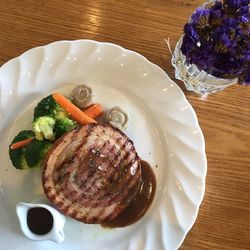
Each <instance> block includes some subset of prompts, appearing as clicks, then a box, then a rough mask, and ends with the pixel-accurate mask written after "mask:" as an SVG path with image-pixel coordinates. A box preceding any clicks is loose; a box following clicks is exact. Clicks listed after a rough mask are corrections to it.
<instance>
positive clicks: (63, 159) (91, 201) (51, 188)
mask: <svg viewBox="0 0 250 250" xmlns="http://www.w3.org/2000/svg"><path fill="white" fill-rule="evenodd" d="M42 182H43V188H44V192H45V194H46V195H47V197H48V199H49V200H50V201H51V203H52V204H53V205H54V206H55V207H57V209H58V210H60V211H61V212H62V213H64V214H65V215H68V216H71V217H73V218H75V219H76V220H79V221H82V222H85V223H102V222H104V221H109V220H112V219H114V218H115V217H116V216H117V215H118V214H120V213H121V212H122V211H123V210H124V209H125V208H126V207H127V206H128V204H129V203H130V201H131V200H132V199H133V198H134V197H135V196H136V194H137V192H138V190H139V188H140V184H141V166H140V159H139V157H138V154H137V152H136V150H135V147H134V145H133V142H132V141H131V140H130V139H129V138H128V137H127V136H126V135H125V134H124V133H123V132H121V131H120V130H119V129H116V128H114V127H112V126H111V125H101V124H94V123H93V124H88V125H85V126H81V127H78V128H76V129H74V130H72V131H70V132H68V133H66V134H65V135H64V136H62V137H61V138H60V139H59V140H58V141H57V142H56V143H55V144H54V146H53V148H52V149H51V151H50V152H49V154H48V156H47V159H46V161H45V163H44V169H43V174H42Z"/></svg>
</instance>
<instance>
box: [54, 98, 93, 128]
mask: <svg viewBox="0 0 250 250" xmlns="http://www.w3.org/2000/svg"><path fill="white" fill-rule="evenodd" d="M52 97H53V98H54V100H55V101H56V102H57V103H58V104H59V105H60V106H61V107H62V108H64V109H65V110H66V111H67V112H68V113H69V114H70V116H71V117H72V118H73V119H75V120H76V121H77V122H78V123H80V124H82V125H84V124H88V123H97V122H96V121H95V120H94V119H92V118H91V117H89V116H88V115H86V114H85V113H84V112H83V111H82V110H80V109H79V108H78V107H76V106H75V105H74V104H73V103H72V102H70V101H69V100H68V99H67V98H66V97H64V96H63V95H61V94H60V93H54V94H53V95H52Z"/></svg>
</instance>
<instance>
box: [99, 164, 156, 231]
mask: <svg viewBox="0 0 250 250" xmlns="http://www.w3.org/2000/svg"><path fill="white" fill-rule="evenodd" d="M141 176H142V183H141V187H140V190H139V192H138V193H137V195H136V196H135V198H134V199H133V200H132V201H131V202H130V203H129V205H128V206H127V207H126V208H125V210H124V211H123V212H122V213H121V214H120V215H118V216H117V217H116V218H115V219H114V220H112V221H108V222H105V223H102V224H101V226H103V227H107V228H115V227H126V226H128V225H131V224H133V223H135V222H136V221H138V220H139V219H140V218H141V217H143V216H144V215H145V213H146V211H147V210H148V208H149V207H150V205H151V203H152V201H153V199H154V196H155V189H156V178H155V175H154V172H153V170H152V168H151V167H150V165H149V164H148V163H147V162H146V161H141Z"/></svg>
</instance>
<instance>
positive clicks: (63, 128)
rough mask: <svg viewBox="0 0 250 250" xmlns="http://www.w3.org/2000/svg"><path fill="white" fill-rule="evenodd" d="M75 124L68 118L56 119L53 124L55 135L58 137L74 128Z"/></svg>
mask: <svg viewBox="0 0 250 250" xmlns="http://www.w3.org/2000/svg"><path fill="white" fill-rule="evenodd" d="M76 126H77V123H76V122H75V121H73V120H71V119H69V118H65V119H61V120H58V121H57V122H56V124H55V129H54V131H55V136H56V138H59V137H60V136H62V135H63V134H65V133H66V132H68V131H70V130H72V129H74V128H75V127H76Z"/></svg>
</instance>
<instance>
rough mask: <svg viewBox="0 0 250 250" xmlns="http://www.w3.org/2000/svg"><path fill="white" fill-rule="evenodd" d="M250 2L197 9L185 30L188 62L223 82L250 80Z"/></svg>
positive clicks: (218, 3)
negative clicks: (220, 78) (230, 79)
mask: <svg viewBox="0 0 250 250" xmlns="http://www.w3.org/2000/svg"><path fill="white" fill-rule="evenodd" d="M249 6H250V0H224V2H223V3H222V2H221V1H215V2H214V4H213V5H212V6H210V7H209V8H206V9H204V8H198V9H197V10H196V11H195V12H194V13H193V15H192V16H191V19H190V22H189V23H187V24H186V25H185V26H184V37H183V43H182V47H181V51H182V53H183V54H184V55H185V56H186V58H187V62H188V63H189V64H190V63H193V64H196V65H197V67H198V68H199V69H200V70H204V71H206V72H207V73H209V74H212V75H214V76H217V77H222V78H232V77H239V79H240V81H241V82H244V83H249V82H250V80H249V78H250V76H249V75H250V73H249V71H250V66H249V65H250V9H249Z"/></svg>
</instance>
